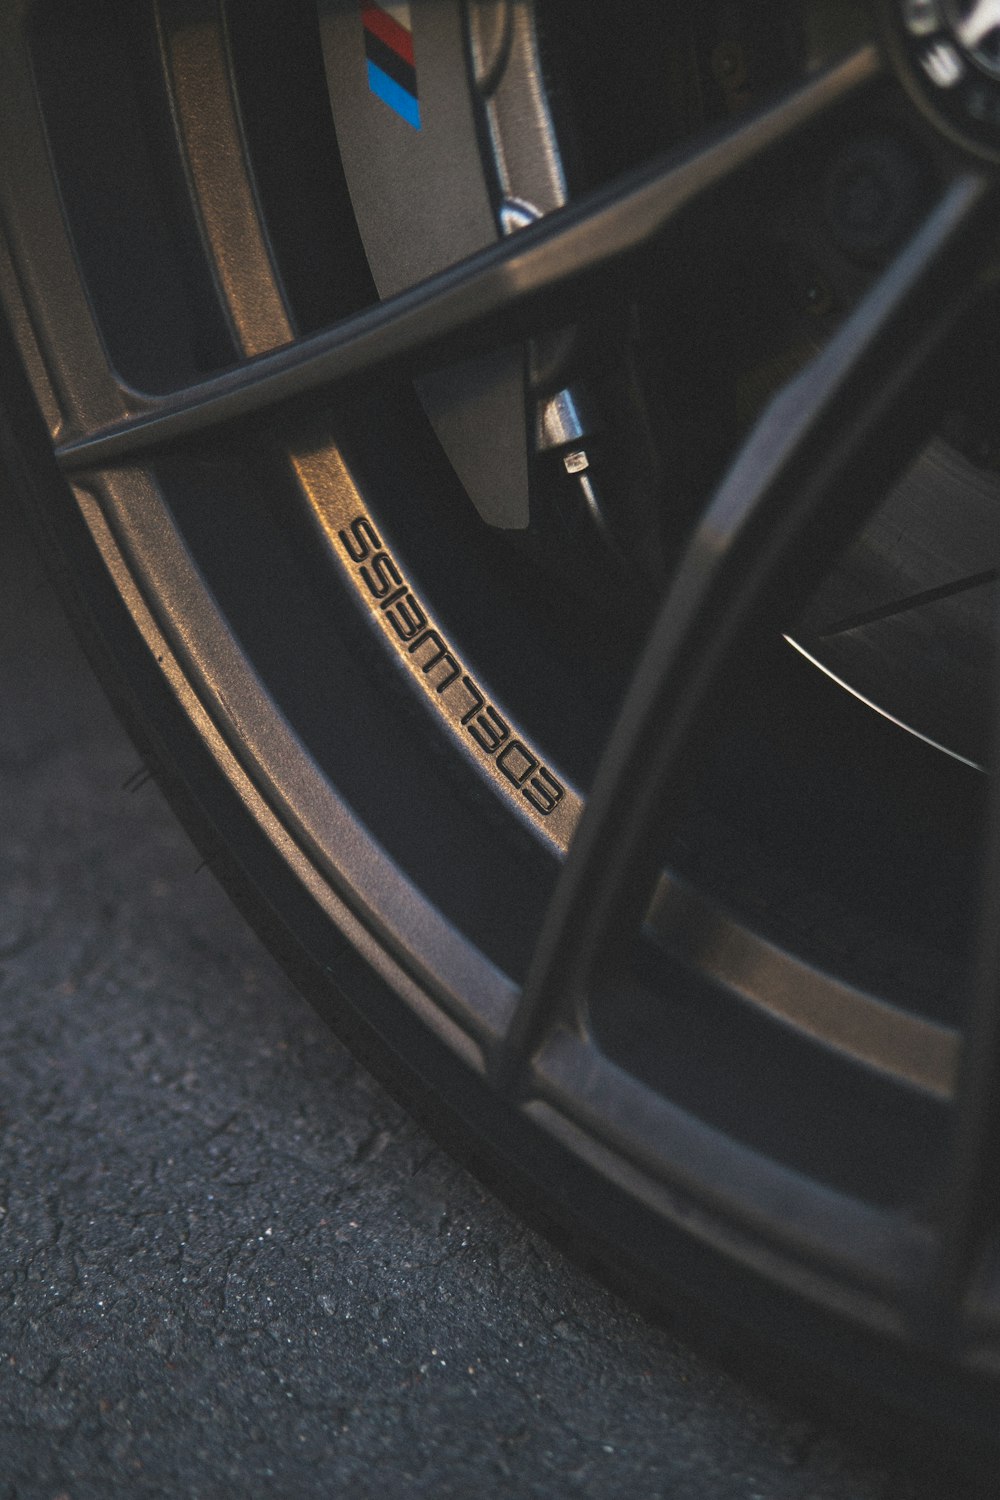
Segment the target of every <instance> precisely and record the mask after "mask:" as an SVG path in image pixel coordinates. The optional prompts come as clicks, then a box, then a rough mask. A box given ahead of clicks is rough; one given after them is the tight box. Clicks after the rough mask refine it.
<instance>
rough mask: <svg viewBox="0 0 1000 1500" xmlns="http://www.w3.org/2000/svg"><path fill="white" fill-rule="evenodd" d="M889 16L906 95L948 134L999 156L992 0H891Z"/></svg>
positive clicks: (999, 69) (997, 15) (998, 67)
mask: <svg viewBox="0 0 1000 1500" xmlns="http://www.w3.org/2000/svg"><path fill="white" fill-rule="evenodd" d="M889 17H890V26H891V31H892V35H893V38H894V49H893V50H894V51H895V53H896V59H897V64H898V65H899V66H900V68H901V71H902V73H903V76H904V80H905V82H906V84H907V86H908V88H909V91H910V93H911V95H913V96H914V97H915V98H916V99H917V100H918V102H919V103H920V105H921V107H922V108H923V110H924V111H925V113H926V114H928V115H929V116H930V118H931V119H932V120H933V121H934V122H935V124H936V125H937V126H938V127H939V128H942V129H943V130H944V131H945V133H946V134H947V135H948V136H950V137H951V138H952V139H953V140H955V139H957V140H958V141H960V142H961V144H963V145H965V146H966V147H968V148H969V149H970V150H972V151H974V152H976V154H977V155H986V156H988V157H989V158H991V159H992V160H1000V4H997V0H894V4H893V5H892V7H891V8H890V12H889Z"/></svg>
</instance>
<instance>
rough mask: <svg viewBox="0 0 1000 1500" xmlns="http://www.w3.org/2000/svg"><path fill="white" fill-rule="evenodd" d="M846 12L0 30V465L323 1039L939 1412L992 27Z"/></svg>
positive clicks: (19, 14)
mask: <svg viewBox="0 0 1000 1500" xmlns="http://www.w3.org/2000/svg"><path fill="white" fill-rule="evenodd" d="M876 10H877V13H876V12H874V11H873V12H869V9H868V8H867V7H864V6H856V5H851V4H846V3H845V4H841V3H837V0H812V3H808V4H801V3H788V4H781V5H773V4H768V5H765V4H763V3H758V0H743V3H739V4H735V5H734V4H721V3H718V4H715V3H713V4H709V5H705V6H702V7H698V8H695V12H696V13H694V14H693V13H692V7H689V6H684V5H681V4H662V3H661V4H646V5H643V4H637V5H635V6H632V7H628V8H627V10H625V11H624V13H623V11H622V8H620V7H602V8H599V7H594V8H592V13H591V9H589V8H588V9H586V10H584V9H583V8H581V7H579V6H578V5H576V4H575V3H570V0H536V3H534V4H531V3H529V0H510V3H506V4H501V3H499V0H495V3H489V0H484V3H478V0H477V3H469V4H466V5H461V4H459V3H457V0H414V3H413V4H412V5H409V6H405V5H403V6H400V5H393V6H389V5H378V4H364V5H354V4H347V3H340V0H321V3H320V5H319V7H318V8H317V6H316V4H315V3H313V0H284V3H282V4H281V5H278V4H277V3H274V0H245V3H242V4H240V5H235V4H233V5H230V4H228V3H226V0H148V3H147V0H143V3H141V4H138V3H134V0H133V3H130V4H129V5H127V6H126V5H124V4H119V3H117V0H85V3H84V0H40V3H37V4H29V3H27V0H12V3H10V4H8V5H7V6H6V7H5V9H4V15H3V19H2V21H0V27H2V40H0V75H2V80H3V97H4V99H5V101H6V103H5V109H4V112H3V119H2V121H0V131H2V133H3V150H2V154H0V160H2V161H3V164H4V165H3V168H2V172H0V227H2V231H3V233H2V242H0V297H2V301H3V305H4V308H5V312H6V326H5V329H4V332H3V341H2V351H0V353H2V360H3V380H4V383H3V390H4V405H3V411H2V429H0V430H2V434H3V452H4V456H5V460H6V463H7V466H8V469H9V471H10V474H11V476H12V482H13V485H14V487H15V488H16V490H17V492H18V494H19V495H20V496H21V497H22V498H23V500H24V502H25V504H26V506H27V508H28V512H29V515H30V516H31V518H32V521H33V523H34V526H35V530H36V534H37V535H38V537H39V538H40V540H41V542H42V546H43V549H44V551H45V554H46V556H47V558H48V560H49V562H50V565H51V567H52V569H53V572H54V575H55V576H56V578H57V579H58V581H59V583H60V585H61V588H62V592H63V594H64V597H65V599H66V602H67V604H68V606H69V608H70V610H71V612H72V614H73V617H74V619H75V620H76V622H77V625H78V627H79V630H80V633H81V635H82V637H83V639H84V641H85V643H86V645H87V647H88V650H89V652H90V653H91V656H92V658H93V660H94V662H95V665H96V666H97V668H98V670H99V672H100V673H101V676H102V678H103V680H104V682H105V684H106V686H107V688H108V690H109V692H110V693H111V695H112V697H113V699H114V701H115V703H116V704H117V706H118V707H119V709H120V711H121V713H122V715H123V717H124V719H125V721H126V723H127V724H128V725H129V727H130V729H131V731H132V733H133V734H134V736H135V737H136V739H137V741H138V743H139V744H140V746H141V747H142V749H143V752H144V754H145V755H146V757H147V758H148V760H149V763H150V765H151V766H152V767H153V768H154V769H155V770H156V772H157V774H158V775H159V776H160V778H161V779H162V781H163V782H164V784H165V786H166V787H167V788H168V789H169V791H170V794H171V796H172V797H173V799H174V802H175V805H176V806H177V808H178V810H179V812H180V813H181V816H182V817H183V818H184V819H185V821H186V822H187V824H188V826H189V827H190V828H191V829H192V831H193V833H194V835H195V837H196V839H197V840H198V841H199V843H200V845H201V847H202V849H203V850H204V851H205V855H206V858H207V860H208V861H209V863H210V864H211V866H212V868H213V869H215V870H216V871H217V873H218V874H219V875H220V877H221V878H222V879H223V880H224V881H225V882H226V884H227V885H228V886H229V888H230V889H231V890H232V892H233V894H234V896H235V898H236V899H237V901H238V902H239V903H240V904H241V905H242V907H243V908H244V910H245V911H246V912H247V913H248V915H249V916H250V918H251V920H252V921H254V923H255V924H256V925H257V926H258V928H259V929H260V930H261V931H262V932H263V933H264V935H265V937H266V938H267V939H268V941H269V942H270V943H271V944H272V946H273V947H274V949H275V951H276V952H277V953H278V954H279V955H280V956H281V957H282V959H283V961H284V962H285V963H286V965H287V966H288V967H289V969H290V971H291V972H292V974H293V975H294V976H295V977H296V979H297V980H298V982H299V983H300V984H301V985H302V987H303V988H304V990H305V991H306V992H307V993H308V994H309V995H310V996H311V998H312V999H313V1000H314V1001H315V1002H316V1003H317V1004H318V1005H319V1006H320V1007H321V1008H322V1009H323V1010H324V1012H325V1013H326V1014H328V1015H329V1016H330V1018H331V1020H332V1021H333V1024H334V1025H335V1026H336V1027H337V1028H338V1029H339V1030H340V1031H341V1032H342V1034H344V1035H345V1037H346V1038H347V1039H348V1040H349V1041H350V1042H351V1044H352V1045H353V1046H354V1047H355V1048H357V1049H358V1051H359V1052H360V1053H361V1055H362V1056H363V1057H364V1058H365V1059H366V1060H367V1061H368V1062H369V1063H370V1065H371V1066H373V1068H374V1069H375V1070H376V1071H377V1072H379V1073H380V1074H381V1075H382V1076H383V1077H388V1078H389V1079H390V1080H391V1082H392V1084H393V1086H394V1087H395V1088H396V1089H397V1090H398V1091H400V1092H402V1093H403V1094H404V1095H405V1097H407V1098H408V1099H409V1100H410V1101H411V1103H412V1104H413V1106H414V1107H415V1108H417V1109H419V1110H421V1111H422V1112H423V1113H424V1114H425V1115H427V1114H430V1115H431V1116H432V1117H433V1119H434V1121H435V1123H436V1125H437V1128H439V1129H441V1130H444V1131H445V1132H447V1133H448V1134H449V1136H450V1138H451V1139H452V1140H453V1142H454V1143H455V1144H456V1146H457V1148H458V1149H459V1150H461V1151H462V1152H464V1153H465V1155H466V1157H469V1156H472V1157H473V1158H474V1159H475V1161H476V1162H477V1164H478V1166H479V1168H480V1170H481V1171H482V1172H483V1173H484V1174H485V1175H487V1176H488V1177H489V1178H490V1179H491V1180H492V1181H494V1182H495V1183H497V1184H498V1185H500V1186H501V1187H502V1188H504V1189H505V1190H507V1191H508V1192H513V1193H515V1194H516V1195H517V1196H518V1199H519V1201H520V1202H521V1203H522V1204H523V1205H524V1207H525V1209H526V1211H529V1212H533V1213H535V1214H541V1215H543V1216H545V1218H546V1219H547V1220H548V1221H549V1222H551V1223H552V1224H553V1225H557V1226H560V1228H561V1232H562V1233H563V1235H564V1236H565V1237H567V1239H568V1241H569V1242H570V1243H571V1244H572V1246H573V1247H574V1248H575V1249H576V1250H577V1251H578V1252H580V1253H583V1254H584V1255H586V1256H588V1257H590V1258H591V1259H592V1260H593V1261H594V1262H595V1264H598V1265H600V1266H602V1267H603V1268H605V1269H606V1270H607V1269H608V1268H610V1269H611V1270H612V1272H613V1273H614V1274H615V1275H616V1276H617V1277H618V1279H619V1280H620V1281H621V1282H622V1283H624V1284H626V1285H628V1286H629V1287H631V1288H632V1289H633V1290H638V1291H639V1292H640V1293H641V1294H642V1295H643V1296H645V1297H648V1298H651V1299H653V1300H654V1301H656V1302H658V1303H662V1302H667V1303H670V1304H674V1303H676V1302H677V1300H678V1299H682V1300H683V1299H691V1300H692V1301H693V1302H694V1303H695V1304H696V1305H698V1306H700V1307H703V1308H707V1309H709V1310H710V1311H711V1312H712V1313H713V1314H715V1315H717V1316H718V1317H719V1318H721V1319H722V1320H724V1321H725V1322H727V1323H731V1324H734V1325H736V1326H738V1327H739V1328H742V1329H744V1330H745V1331H747V1333H748V1334H749V1336H751V1337H752V1338H754V1339H758V1340H761V1341H762V1342H763V1344H764V1345H765V1346H767V1347H768V1348H770V1349H771V1350H772V1351H788V1350H792V1351H794V1352H795V1353H796V1355H797V1357H798V1359H799V1360H800V1361H802V1362H804V1363H807V1364H809V1365H811V1366H812V1367H814V1368H815V1369H818V1370H820V1371H822V1372H823V1374H824V1378H830V1379H833V1380H838V1381H840V1382H841V1383H842V1384H843V1385H844V1386H845V1387H847V1386H851V1385H854V1384H857V1383H858V1382H860V1383H861V1384H862V1385H863V1386H864V1388H865V1389H866V1390H867V1391H869V1392H871V1391H877V1392H878V1393H879V1394H880V1396H881V1397H882V1398H884V1399H885V1400H886V1401H887V1402H888V1403H889V1404H890V1405H892V1406H894V1407H897V1408H899V1409H901V1410H907V1411H910V1412H913V1411H918V1412H921V1413H923V1414H933V1415H934V1417H935V1418H936V1419H937V1420H938V1421H941V1422H944V1423H945V1424H947V1425H950V1426H951V1427H953V1428H963V1429H965V1430H969V1431H975V1432H976V1433H977V1434H979V1435H983V1434H985V1433H989V1432H991V1431H994V1430H995V1400H996V1385H995V1377H996V1372H997V1369H998V1363H1000V1337H998V1322H1000V1295H998V1292H997V1288H996V1285H995V1282H996V1276H995V1265H996V1258H997V1254H998V1251H1000V1241H998V1234H997V1196H996V1189H995V1185H994V1181H993V1173H992V1163H993V1160H994V1156H995V1149H996V1143H997V1126H996V1107H995V1099H996V1093H997V1091H996V1088H995V1086H994V1073H995V1069H996V1066H997V1053H998V1038H997V1016H998V1007H1000V1000H998V995H1000V987H998V970H1000V963H998V954H997V924H996V921H995V918H994V910H995V896H996V891H997V888H998V884H1000V880H998V871H1000V823H998V816H997V809H996V806H994V804H995V803H996V800H997V799H996V798H995V797H994V798H992V799H991V798H990V797H989V795H988V787H989V782H988V779H987V777H986V776H985V775H984V774H983V770H982V767H983V766H985V765H986V764H987V761H988V758H989V753H990V751H989V745H990V742H991V738H992V730H991V722H992V721H991V710H990V707H989V705H990V703H991V702H992V701H993V694H992V691H991V688H992V677H993V675H994V671H995V665H994V645H993V626H992V617H993V613H994V610H995V602H996V601H995V593H996V570H997V560H998V554H1000V526H998V514H1000V513H998V509H997V506H998V503H1000V476H998V456H1000V446H998V432H997V424H996V410H997V403H996V381H997V377H996V370H995V359H994V357H993V351H994V346H995V345H994V339H995V318H996V313H997V308H996V274H995V273H996V263H997V262H996V258H997V226H998V223H1000V216H998V193H997V183H996V180H995V179H996V163H997V162H998V161H1000V53H998V51H997V45H998V41H997V39H998V37H1000V26H995V25H993V23H992V21H991V19H990V18H991V17H992V14H993V13H992V11H989V13H988V14H987V13H986V12H987V11H988V8H987V7H982V6H969V5H962V4H946V3H944V0H942V3H940V4H935V3H933V0H922V3H920V4H917V3H903V0H894V3H887V4H885V5H884V6H882V7H881V8H876ZM873 710H877V712H876V711H873ZM984 870H985V872H986V873H985V876H984V875H983V871H984Z"/></svg>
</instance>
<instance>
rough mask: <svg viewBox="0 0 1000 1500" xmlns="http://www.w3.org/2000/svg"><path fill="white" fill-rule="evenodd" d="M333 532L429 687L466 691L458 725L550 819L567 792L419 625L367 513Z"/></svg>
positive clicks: (434, 635) (422, 617) (423, 619)
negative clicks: (467, 703)
mask: <svg viewBox="0 0 1000 1500" xmlns="http://www.w3.org/2000/svg"><path fill="white" fill-rule="evenodd" d="M337 536H338V538H339V540H340V545H341V546H342V547H343V549H344V554H345V556H346V557H348V558H349V559H350V561H351V563H352V564H353V565H354V566H355V567H356V568H357V570H358V576H359V577H360V579H361V581H362V583H363V584H364V586H365V588H366V589H367V590H368V592H369V594H370V595H371V597H372V598H373V599H375V600H377V601H378V608H379V614H380V615H381V616H382V617H383V618H384V619H385V620H387V621H388V623H389V625H390V627H391V628H392V629H393V630H394V631H395V633H396V635H397V636H398V637H399V639H400V640H401V641H403V642H404V643H407V644H406V650H407V654H408V655H409V656H411V657H412V658H413V660H414V662H415V663H416V665H417V666H418V667H419V668H420V671H421V672H422V673H423V675H424V676H425V677H426V678H428V680H429V681H430V682H431V683H432V685H433V687H434V691H435V692H436V693H437V694H438V696H439V697H443V696H444V694H446V693H450V692H451V691H452V689H457V691H458V692H459V693H462V694H465V695H466V701H468V700H471V705H472V706H471V707H470V708H467V709H466V710H465V712H464V713H463V714H462V715H461V718H460V721H459V722H460V723H461V725H462V727H463V729H465V731H466V733H467V734H468V735H470V736H471V738H472V739H473V740H474V741H475V743H476V744H477V745H478V747H479V749H480V750H481V751H482V752H483V754H484V755H485V756H486V757H487V758H488V759H490V760H493V761H495V763H496V765H497V767H498V769H499V770H500V772H501V773H502V775H503V776H504V777H505V778H506V779H507V781H509V782H510V784H511V786H512V787H513V788H514V789H515V791H517V792H520V794H521V796H522V797H523V798H524V800H525V801H526V802H527V803H528V805H529V806H530V807H532V808H534V810H535V812H536V813H537V814H538V815H539V817H542V818H548V817H550V816H551V815H552V813H553V812H555V810H556V808H557V807H558V806H559V804H560V802H561V801H562V800H563V798H564V796H565V795H566V788H565V787H564V786H563V785H562V783H561V782H560V781H558V780H557V779H556V777H555V776H553V774H552V772H551V771H549V770H548V769H547V768H546V767H545V766H544V765H543V764H542V763H541V761H540V759H539V757H538V756H537V755H533V754H532V753H531V751H530V750H529V749H528V747H527V745H525V744H524V742H523V741H522V740H520V739H518V738H517V737H516V736H512V734H511V728H510V725H509V724H508V723H507V721H506V719H505V718H504V717H503V716H502V714H500V713H499V712H498V710H497V709H496V708H495V707H494V706H493V704H492V703H489V702H487V701H486V698H485V696H484V694H483V693H482V692H481V691H480V689H479V688H478V687H477V686H476V684H475V682H474V681H473V680H472V678H471V677H470V676H469V674H468V673H467V672H463V670H462V668H461V666H460V665H459V663H458V660H457V658H456V657H455V656H454V654H453V653H452V651H451V650H450V649H449V647H448V646H447V644H446V643H445V641H443V640H442V638H441V636H440V635H439V634H438V632H437V631H436V630H432V629H430V628H429V627H428V628H421V627H426V626H427V616H426V614H425V613H424V610H423V608H422V607H421V605H420V603H419V602H418V600H417V599H416V597H415V596H414V594H413V593H412V591H411V590H410V588H409V586H408V584H407V583H406V580H405V578H404V577H403V574H402V573H401V571H400V569H399V567H398V565H397V564H396V562H395V561H394V559H393V558H392V557H391V556H390V554H389V553H388V552H387V551H386V549H385V547H384V546H383V544H382V539H381V537H380V536H379V534H378V532H377V531H376V530H375V527H374V525H373V524H372V521H371V519H370V517H368V516H366V515H364V514H361V515H357V516H355V517H354V518H353V520H352V521H351V522H350V523H349V525H348V526H345V527H342V528H341V529H340V530H339V531H338V533H337ZM418 631H419V634H418ZM414 636H415V637H416V639H413V637H414ZM449 707H450V708H451V709H452V710H453V711H454V709H455V704H454V703H450V704H449Z"/></svg>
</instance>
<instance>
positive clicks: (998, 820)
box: [929, 637, 1000, 1326]
mask: <svg viewBox="0 0 1000 1500" xmlns="http://www.w3.org/2000/svg"><path fill="white" fill-rule="evenodd" d="M995 640H996V655H995V657H994V676H995V672H996V665H997V662H1000V639H996V637H995ZM998 754H1000V693H996V692H995V693H994V698H993V759H992V765H991V767H990V769H991V771H992V775H991V778H990V791H989V812H988V817H987V829H986V840H985V843H986V848H985V851H984V864H985V872H984V879H983V883H982V895H981V897H980V901H981V906H980V911H979V922H978V932H977V941H976V949H975V957H974V965H973V973H972V992H971V996H970V1005H969V1015H968V1020H967V1022H966V1025H965V1031H964V1036H963V1040H962V1056H961V1062H960V1065H959V1069H958V1085H957V1089H956V1101H955V1115H954V1120H953V1122H952V1133H951V1139H950V1142H949V1152H948V1160H947V1169H946V1173H945V1176H944V1193H943V1202H942V1204H941V1222H942V1225H943V1226H944V1227H943V1230H942V1236H941V1248H940V1257H939V1260H938V1264H937V1265H936V1266H935V1268H934V1273H933V1281H932V1285H931V1287H930V1289H929V1290H930V1298H931V1303H932V1305H933V1306H935V1307H936V1308H937V1310H938V1316H939V1317H943V1318H944V1319H945V1326H948V1325H949V1324H950V1322H951V1319H952V1317H953V1315H954V1314H955V1313H956V1312H957V1310H958V1308H959V1306H960V1304H961V1301H962V1299H963V1296H964V1294H965V1290H966V1286H967V1282H968V1278H969V1276H970V1274H971V1273H972V1271H973V1270H974V1268H975V1262H976V1258H977V1254H978V1252H979V1250H980V1249H981V1248H982V1246H983V1244H984V1242H985V1240H986V1238H987V1236H988V1234H989V1233H990V1231H991V1230H994V1229H995V1228H996V1226H997V1223H998V1220H1000V923H998V922H997V911H998V909H1000V758H998Z"/></svg>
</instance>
